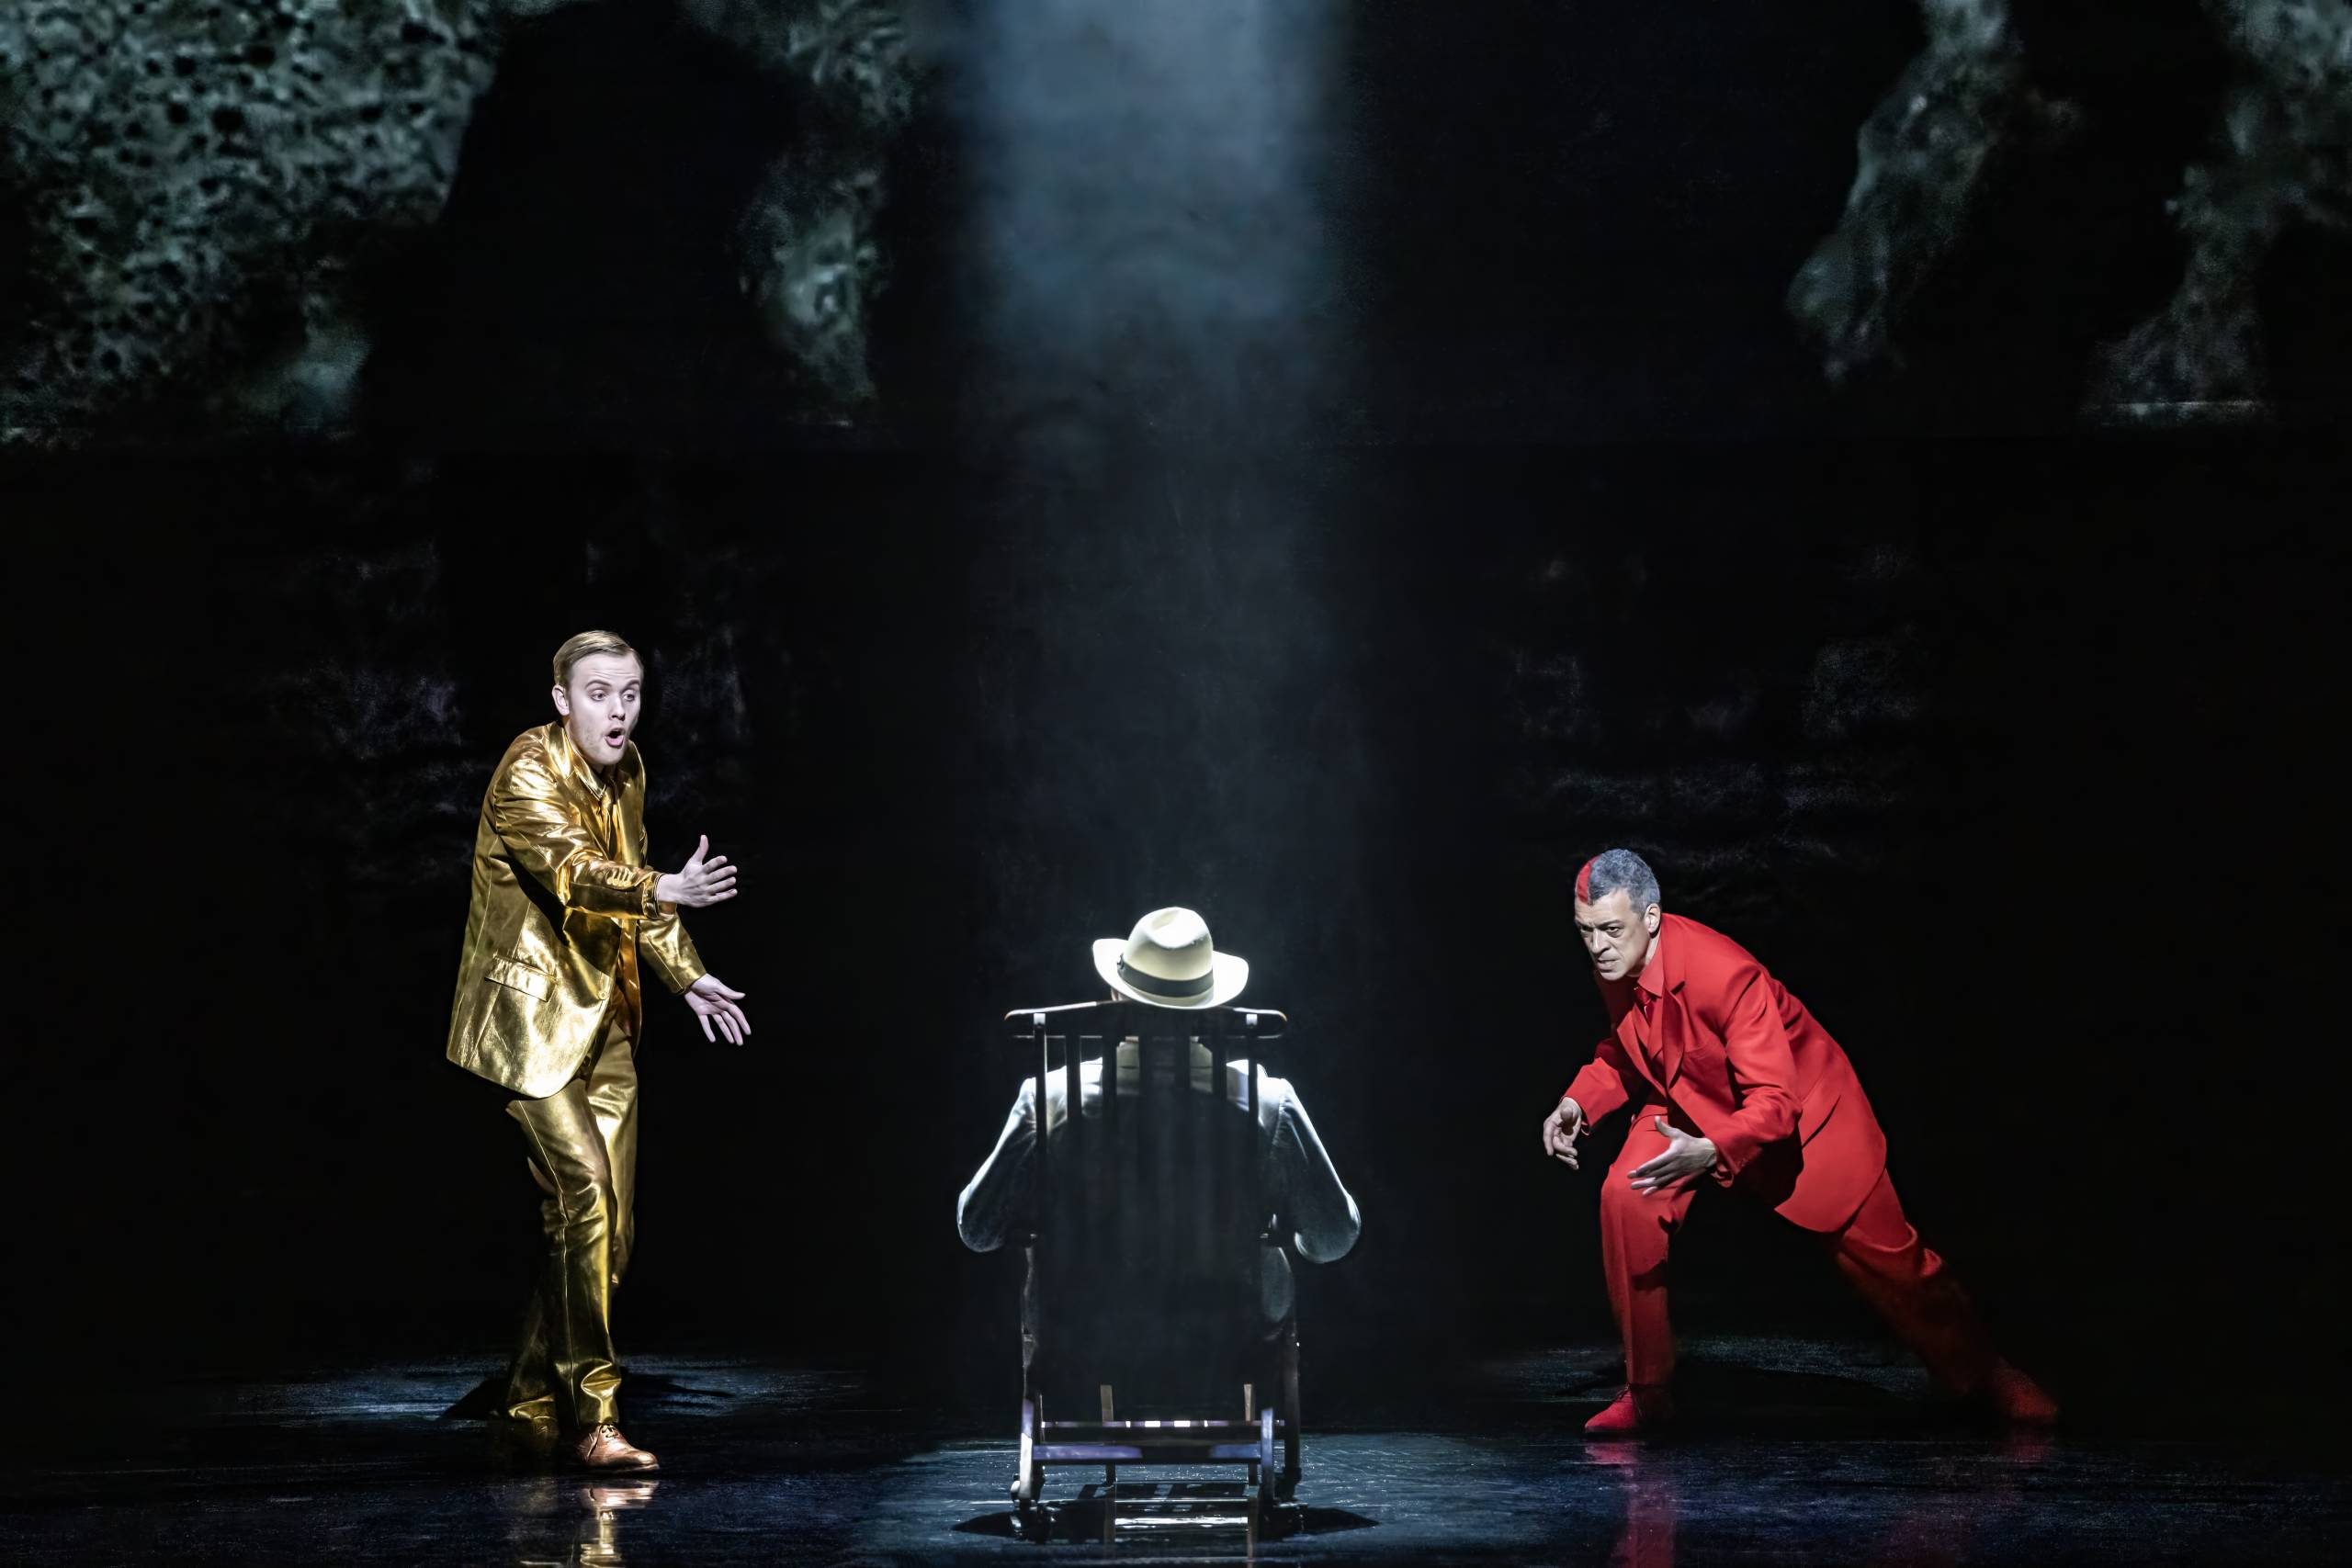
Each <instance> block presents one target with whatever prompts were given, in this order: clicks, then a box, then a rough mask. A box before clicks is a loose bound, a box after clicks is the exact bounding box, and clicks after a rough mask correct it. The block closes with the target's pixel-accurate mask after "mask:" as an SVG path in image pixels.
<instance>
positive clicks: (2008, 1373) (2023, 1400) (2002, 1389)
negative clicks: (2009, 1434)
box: [1985, 1361, 2058, 1427]
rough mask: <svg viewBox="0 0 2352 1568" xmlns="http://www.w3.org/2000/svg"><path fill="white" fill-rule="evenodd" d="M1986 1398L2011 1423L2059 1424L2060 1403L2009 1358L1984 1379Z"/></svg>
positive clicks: (2044, 1425) (2030, 1425) (2037, 1425)
mask: <svg viewBox="0 0 2352 1568" xmlns="http://www.w3.org/2000/svg"><path fill="white" fill-rule="evenodd" d="M1985 1403H1986V1404H1990V1405H1992V1407H1993V1408H1994V1409H1995V1410H1996V1411H1997V1412H1999V1414H2000V1416H2001V1419H2002V1420H2004V1421H2007V1422H2008V1423H2009V1424H2010V1425H2011V1426H2016V1427H2054V1426H2056V1425H2057V1424H2058V1402H2057V1401H2056V1400H2054V1399H2052V1398H2051V1397H2050V1395H2049V1394H2047V1393H2044V1392H2042V1387H2041V1384H2040V1383H2038V1382H2034V1381H2033V1380H2032V1379H2031V1378H2030V1377H2028V1376H2026V1375H2025V1374H2024V1373H2023V1372H2021V1371H2018V1370H2017V1369H2016V1368H2015V1367H2013V1366H2011V1365H2009V1364H2008V1363H2007V1361H2003V1362H2002V1363H2001V1364H2000V1365H1999V1366H1997V1367H1995V1368H1994V1369H1993V1372H1992V1375H1991V1376H1989V1377H1987V1378H1986V1379H1985Z"/></svg>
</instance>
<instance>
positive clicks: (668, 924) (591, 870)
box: [448, 724, 703, 1100]
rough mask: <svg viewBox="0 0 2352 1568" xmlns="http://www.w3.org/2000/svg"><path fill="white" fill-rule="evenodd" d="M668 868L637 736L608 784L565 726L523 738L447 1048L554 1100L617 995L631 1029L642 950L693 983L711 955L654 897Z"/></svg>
mask: <svg viewBox="0 0 2352 1568" xmlns="http://www.w3.org/2000/svg"><path fill="white" fill-rule="evenodd" d="M660 878H661V873H659V872H658V871H656V870H654V869H653V868H652V867H650V866H649V865H647V864H646V863H645V764H644V761H642V759H640V758H639V756H638V751H637V747H636V746H635V745H634V744H631V745H630V746H629V747H628V749H627V750H626V751H625V753H624V754H623V755H622V758H621V761H620V765H619V766H618V767H616V769H614V771H613V773H612V774H611V775H610V776H609V777H608V778H607V779H605V781H604V782H603V783H602V784H600V782H599V780H598V778H597V775H596V774H595V773H594V770H593V769H592V768H591V767H590V766H589V764H588V762H587V761H586V760H585V759H584V758H582V756H581V755H580V754H579V752H578V751H576V750H573V748H572V745H571V737H570V736H569V735H567V734H565V733H564V728H563V726H562V725H560V724H548V725H542V726H540V727H539V728H537V729H526V730H525V731H524V732H523V733H522V734H520V735H518V736H516V737H515V743H514V744H513V745H512V746H509V747H508V748H507V749H506V755H505V756H503V757H502V758H500V759H499V762H498V771H497V772H496V773H492V775H491V780H490V788H489V790H488V792H487V793H485V794H484V795H483V796H482V802H481V823H480V825H479V826H478V827H477V828H476V829H475V830H474V874H473V902H472V908H470V909H469V911H468V913H467V916H466V942H465V951H464V953H463V955H462V956H461V957H460V958H459V960H458V1000H457V1005H456V1007H454V1008H453V1009H452V1010H450V1015H449V1049H448V1055H449V1060H451V1061H453V1062H455V1063H457V1064H458V1066H461V1067H463V1068H465V1069H466V1070H467V1071H468V1072H470V1073H477V1074H480V1075H481V1077H486V1078H488V1079H490V1080H491V1082H492V1083H495V1084H500V1085H503V1087H505V1088H507V1089H512V1090H514V1091H515V1093H516V1094H519V1095H522V1096H523V1097H524V1098H526V1099H528V1100H540V1099H544V1098H546V1097H547V1096H548V1095H550V1094H553V1093H555V1092H556V1091H557V1090H558V1089H561V1088H562V1087H563V1086H564V1085H565V1084H567V1083H569V1082H571V1079H572V1077H574V1075H576V1074H577V1073H578V1072H579V1071H580V1066H581V1064H582V1062H584V1061H585V1060H586V1059H587V1056H588V1053H589V1051H590V1050H591V1049H592V1048H594V1045H595V1043H596V1039H597V1033H598V1031H599V1030H600V1029H601V1028H602V1027H603V1024H604V1021H605V1012H606V1010H607V1009H608V1008H609V1007H611V1006H613V1005H614V1004H615V1003H616V1001H617V1002H618V1004H619V1005H620V1006H622V1007H623V1008H624V1009H626V1010H627V1015H628V1019H629V1021H630V1024H631V1028H632V1032H634V1030H635V1026H636V1021H637V1020H638V1019H639V1017H640V1016H641V1013H640V1011H639V997H638V977H637V964H638V953H639V950H640V949H641V950H642V951H643V953H644V954H645V956H646V958H647V959H648V960H649V961H650V963H651V964H652V965H653V969H654V972H655V973H656V974H658V975H660V976H662V983H663V984H664V985H666V986H668V987H670V989H671V990H673V991H683V990H684V989H685V988H686V987H688V986H691V985H693V984H694V983H695V980H696V979H698V978H700V977H701V976H702V973H703V964H702V958H701V956H700V955H699V954H698V953H695V944H694V943H693V942H691V941H690V940H688V938H687V936H686V930H685V927H684V925H682V924H680V923H679V920H678V908H677V906H676V905H674V904H664V903H661V902H658V901H657V900H656V899H655V898H654V897H653V887H654V884H655V883H656V882H657V881H659V880H660ZM616 987H617V988H618V991H619V993H620V994H619V996H618V997H617V998H616V996H615V994H614V993H615V990H616Z"/></svg>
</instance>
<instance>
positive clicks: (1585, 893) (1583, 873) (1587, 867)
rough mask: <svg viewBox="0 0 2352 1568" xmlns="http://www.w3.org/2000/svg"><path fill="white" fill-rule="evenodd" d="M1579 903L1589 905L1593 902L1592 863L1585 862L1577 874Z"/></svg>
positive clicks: (1596, 857)
mask: <svg viewBox="0 0 2352 1568" xmlns="http://www.w3.org/2000/svg"><path fill="white" fill-rule="evenodd" d="M1594 858H1595V859H1598V858H1600V857H1598V856H1595V857H1594ZM1591 902H1592V862H1591V861H1587V862H1585V863H1584V865H1583V866H1582V867H1581V868H1580V869H1579V870H1578V871H1577V903H1579V904H1589V903H1591Z"/></svg>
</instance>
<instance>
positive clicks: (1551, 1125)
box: [1544, 1100, 1591, 1170]
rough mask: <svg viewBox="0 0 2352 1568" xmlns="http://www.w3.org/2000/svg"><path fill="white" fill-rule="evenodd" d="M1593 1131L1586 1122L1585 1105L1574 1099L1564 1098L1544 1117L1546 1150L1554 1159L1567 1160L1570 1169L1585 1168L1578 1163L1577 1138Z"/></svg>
mask: <svg viewBox="0 0 2352 1568" xmlns="http://www.w3.org/2000/svg"><path fill="white" fill-rule="evenodd" d="M1589 1131H1591V1129H1590V1128H1589V1127H1587V1126H1586V1125H1585V1122H1584V1107H1583V1106H1581V1105H1578V1104H1577V1102H1576V1101H1575V1100H1561V1101H1560V1103H1559V1104H1557V1105H1555V1106H1554V1107H1553V1108H1552V1114H1551V1115H1549V1116H1546V1117H1545V1118H1544V1153H1545V1154H1547V1155H1550V1156H1552V1157H1553V1158H1554V1159H1556V1160H1562V1161H1565V1162H1566V1165H1567V1168H1569V1169H1570V1170H1580V1169H1582V1167H1581V1166H1579V1165H1577V1139H1578V1138H1581V1137H1583V1136H1584V1135H1585V1134H1587V1133H1588V1132H1589Z"/></svg>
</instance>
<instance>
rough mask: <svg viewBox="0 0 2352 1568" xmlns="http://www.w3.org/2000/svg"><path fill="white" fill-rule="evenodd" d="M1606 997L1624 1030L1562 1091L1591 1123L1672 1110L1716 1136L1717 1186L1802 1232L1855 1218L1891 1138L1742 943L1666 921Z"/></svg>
mask: <svg viewBox="0 0 2352 1568" xmlns="http://www.w3.org/2000/svg"><path fill="white" fill-rule="evenodd" d="M1636 987H1638V988H1639V989H1640V990H1641V991H1643V992H1645V993H1646V994H1647V1003H1646V1009H1645V1006H1644V1005H1643V999H1642V998H1637V997H1636V996H1635V995H1634V992H1635V989H1636ZM1600 997H1601V1000H1602V1001H1603V1002H1604V1003H1605V1004H1607V1006H1608V1009H1609V1017H1610V1021H1611V1023H1612V1024H1613V1025H1615V1032H1614V1033H1612V1034H1611V1035H1610V1036H1609V1037H1608V1038H1607V1039H1604V1040H1603V1041H1601V1043H1600V1047H1599V1048H1598V1049H1597V1050H1596V1051H1595V1052H1594V1053H1593V1058H1592V1060H1591V1061H1589V1062H1588V1063H1586V1064H1585V1066H1584V1069H1583V1071H1581V1072H1579V1073H1577V1079H1576V1082H1574V1083H1572V1084H1570V1085H1569V1086H1568V1088H1567V1098H1569V1099H1572V1100H1575V1101H1576V1102H1577V1105H1578V1106H1580V1107H1582V1108H1583V1111H1584V1114H1585V1120H1586V1121H1588V1122H1598V1121H1599V1120H1600V1118H1602V1117H1604V1116H1606V1115H1608V1114H1609V1113H1610V1112H1611V1111H1616V1110H1618V1109H1620V1108H1621V1107H1623V1106H1626V1105H1633V1106H1636V1107H1640V1106H1657V1105H1665V1106H1669V1107H1671V1108H1672V1109H1673V1110H1674V1111H1679V1112H1680V1114H1679V1115H1677V1116H1668V1118H1667V1120H1668V1122H1676V1123H1679V1124H1680V1125H1683V1126H1685V1127H1688V1128H1694V1129H1696V1130H1697V1131H1698V1132H1699V1133H1700V1134H1701V1135H1702V1136H1704V1137H1706V1138H1708V1139H1711V1140H1712V1141H1713V1144H1714V1145H1715V1150H1716V1154H1717V1156H1718V1157H1717V1160H1716V1165H1715V1179H1716V1180H1718V1181H1719V1182H1722V1183H1724V1184H1725V1185H1729V1184H1731V1183H1732V1182H1734V1181H1736V1182H1737V1183H1738V1184H1739V1185H1740V1186H1742V1187H1745V1188H1747V1189H1748V1190H1751V1191H1753V1192H1755V1193H1756V1194H1757V1195H1758V1196H1759V1197H1761V1198H1763V1199H1764V1200H1765V1201H1767V1202H1769V1203H1770V1204H1771V1205H1772V1207H1773V1208H1774V1209H1776V1210H1777V1211H1779V1213H1781V1215H1782V1216H1783V1217H1784V1218H1786V1219H1789V1220H1791V1221H1792V1222H1794V1223H1795V1224H1800V1225H1802V1226H1804V1228H1805V1229H1807V1230H1812V1231H1834V1230H1836V1229H1838V1227H1839V1226H1841V1225H1843V1224H1845V1223H1846V1222H1847V1221H1848V1220H1850V1219H1852V1218H1853V1217H1854V1212H1855V1211H1856V1210H1857V1209H1860V1207H1861V1206H1862V1200H1863V1199H1865V1198H1867V1197H1869V1196H1870V1194H1871V1188H1873V1187H1875V1186H1876V1185H1877V1184H1878V1179H1879V1177H1880V1175H1881V1174H1882V1173H1883V1172H1884V1170H1885V1169H1886V1134H1884V1133H1883V1132H1881V1131H1880V1130H1879V1124H1878V1117H1877V1116H1876V1115H1875V1114H1874V1113H1872V1111H1871V1102H1870V1099H1869V1097H1868V1096H1866V1095H1864V1094H1863V1093H1862V1085H1861V1081H1860V1079H1859V1078H1857V1077H1855V1076H1854V1065H1853V1064H1852V1063H1851V1062H1849V1061H1848V1060H1847V1059H1846V1053H1845V1051H1844V1050H1843V1049H1841V1048H1840V1047H1839V1045H1838V1042H1837V1041H1835V1040H1832V1039H1831V1038H1830V1037H1829V1032H1828V1031H1827V1030H1826V1029H1824V1028H1822V1027H1821V1025H1820V1024H1819V1023H1817V1022H1815V1021H1814V1017H1813V1015H1812V1014H1811V1013H1809V1012H1807V1011H1805V1010H1804V1003H1803V1002H1801V1001H1799V1000H1797V998H1794V997H1793V996H1791V995H1790V994H1789V990H1788V987H1785V986H1783V985H1781V982H1779V981H1778V980H1775V979H1774V978H1772V976H1771V975H1770V973H1768V972H1767V971H1766V969H1765V967H1764V965H1763V964H1758V962H1757V961H1756V959H1755V957H1754V955H1752V954H1751V953H1748V951H1747V949H1746V948H1744V947H1742V946H1740V945H1739V943H1737V942H1734V941H1732V940H1731V938H1729V937H1727V936H1725V935H1724V934H1723V933H1722V932H1721V931H1711V930H1710V929H1708V928H1707V927H1705V926H1702V925H1701V924H1700V923H1699V922H1698V921H1696V920H1692V919H1685V918H1683V917H1682V916H1680V915H1668V916H1666V917H1665V918H1664V921H1663V923H1662V924H1661V925H1660V926H1659V928H1658V934H1657V947H1656V948H1655V949H1654V950H1653V951H1652V953H1651V955H1650V960H1649V962H1648V964H1645V966H1644V967H1643V969H1642V972H1641V974H1640V975H1639V976H1636V977H1635V978H1634V979H1633V980H1631V981H1625V980H1618V981H1601V982H1600Z"/></svg>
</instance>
